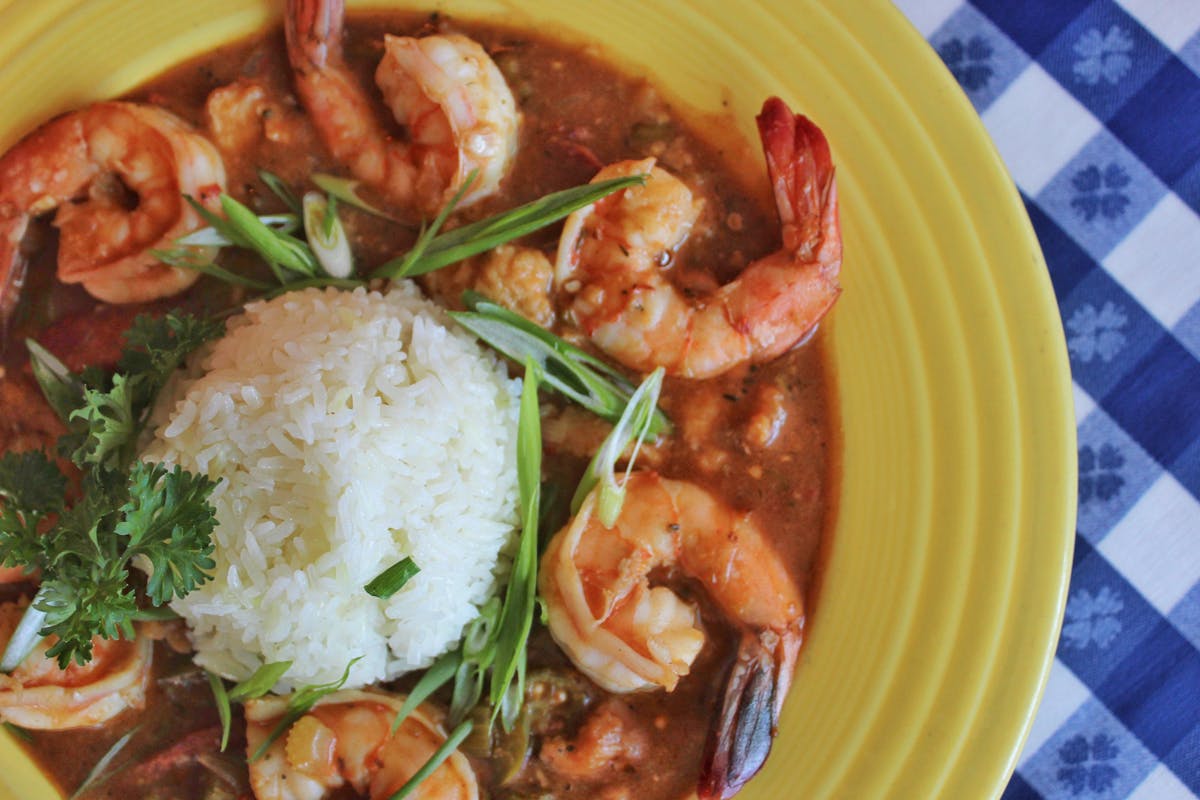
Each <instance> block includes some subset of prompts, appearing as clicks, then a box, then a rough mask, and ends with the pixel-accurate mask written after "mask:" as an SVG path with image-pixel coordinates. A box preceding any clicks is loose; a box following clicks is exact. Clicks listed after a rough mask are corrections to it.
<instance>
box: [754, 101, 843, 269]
mask: <svg viewBox="0 0 1200 800" xmlns="http://www.w3.org/2000/svg"><path fill="white" fill-rule="evenodd" d="M755 121H756V122H757V123H758V133H759V137H760V138H761V140H762V146H763V154H764V155H765V156H766V159H767V175H768V177H769V178H770V181H771V191H772V192H773V193H774V196H775V207H776V210H777V212H778V214H779V223H780V226H781V227H782V230H783V248H784V249H785V250H788V251H791V252H796V253H798V254H800V256H801V257H802V258H804V259H805V260H806V261H811V262H816V263H817V264H818V266H819V271H820V272H822V273H823V274H825V275H826V276H827V277H829V278H831V279H832V278H835V277H836V276H837V273H838V269H839V267H840V266H841V258H842V237H841V235H840V234H839V229H838V208H837V184H836V183H835V182H834V179H833V157H832V156H831V155H830V152H829V142H828V141H827V140H826V139H825V134H823V133H822V132H821V129H820V128H818V127H817V126H816V125H815V124H813V122H812V120H810V119H809V118H808V117H805V116H804V115H803V114H794V113H792V111H791V110H790V109H789V108H788V107H787V104H786V103H784V102H783V101H782V100H780V99H779V98H778V97H772V98H769V99H768V100H767V101H766V102H765V103H763V107H762V111H761V112H760V113H759V115H758V116H757V117H756V118H755ZM818 254H819V255H818Z"/></svg>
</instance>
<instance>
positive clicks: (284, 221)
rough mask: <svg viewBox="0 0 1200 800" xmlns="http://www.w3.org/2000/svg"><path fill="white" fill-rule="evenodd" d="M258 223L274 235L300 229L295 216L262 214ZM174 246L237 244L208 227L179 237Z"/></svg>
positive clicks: (298, 220) (222, 245)
mask: <svg viewBox="0 0 1200 800" xmlns="http://www.w3.org/2000/svg"><path fill="white" fill-rule="evenodd" d="M258 221H259V222H261V223H262V224H263V225H265V226H267V227H268V228H270V229H271V230H273V231H275V232H276V233H294V232H296V231H297V230H299V228H300V218H299V217H298V216H296V215H295V214H263V215H261V216H259V217H258ZM175 244H177V245H181V246H183V247H229V246H230V245H234V244H237V242H234V241H231V240H230V239H229V238H228V237H227V236H226V235H225V234H224V233H222V232H221V231H219V230H217V229H216V228H214V227H212V226H211V225H210V226H208V227H207V228H199V229H197V230H194V231H192V232H191V233H189V234H188V235H187V236H181V237H179V238H178V239H176V240H175Z"/></svg>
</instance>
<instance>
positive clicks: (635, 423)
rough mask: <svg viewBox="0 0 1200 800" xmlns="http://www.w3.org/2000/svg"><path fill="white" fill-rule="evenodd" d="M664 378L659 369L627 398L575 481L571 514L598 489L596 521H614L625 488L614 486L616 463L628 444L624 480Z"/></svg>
mask: <svg viewBox="0 0 1200 800" xmlns="http://www.w3.org/2000/svg"><path fill="white" fill-rule="evenodd" d="M664 374H665V370H663V368H662V367H659V368H658V369H656V370H654V372H651V373H650V374H649V375H647V376H646V379H645V380H644V381H642V384H641V385H640V386H638V388H637V390H636V391H635V392H634V393H633V396H632V397H630V398H629V403H628V405H626V406H625V411H624V412H623V413H622V414H621V418H620V419H619V420H617V424H616V425H614V426H613V429H612V430H611V431H610V432H609V434H608V436H607V437H605V439H604V443H603V444H601V445H600V449H599V450H597V451H596V454H595V455H594V456H592V460H591V462H590V463H589V464H588V467H587V470H586V471H585V472H584V473H583V478H582V479H581V480H580V481H579V487H578V488H577V489H576V490H575V496H574V497H573V498H572V499H571V513H572V514H576V513H578V512H579V508H580V506H582V505H583V501H584V499H585V498H586V497H587V496H588V495H589V494H590V493H591V492H592V490H593V489H595V488H596V486H597V485H599V487H600V489H599V492H600V493H599V495H598V496H597V497H596V514H597V516H598V517H599V518H600V523H601V524H602V525H604V527H606V528H609V527H612V525H613V523H614V522H616V521H617V515H618V514H620V513H621V505H622V504H623V503H624V502H625V484H624V482H622V483H619V484H618V483H617V478H616V466H617V459H619V458H620V457H621V454H622V453H624V452H625V449H626V448H627V447H629V445H630V444H631V443H632V444H633V454H632V455H631V456H630V457H629V462H628V464H627V465H626V467H625V475H626V477H628V475H629V472H630V471H631V470H632V469H633V463H634V461H635V460H636V459H637V454H638V450H639V448H640V447H641V446H642V442H643V441H645V439H646V437H647V436H648V435H649V433H650V429H651V427H652V422H653V415H654V409H655V407H656V405H657V403H658V395H659V392H660V391H661V390H662V383H663V375H664Z"/></svg>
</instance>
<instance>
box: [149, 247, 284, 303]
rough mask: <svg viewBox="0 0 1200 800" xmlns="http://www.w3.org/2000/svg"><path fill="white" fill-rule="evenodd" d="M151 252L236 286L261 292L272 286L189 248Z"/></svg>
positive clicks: (181, 266)
mask: <svg viewBox="0 0 1200 800" xmlns="http://www.w3.org/2000/svg"><path fill="white" fill-rule="evenodd" d="M150 254H151V255H152V256H154V257H155V258H157V259H158V260H159V261H161V262H163V263H164V264H168V265H170V266H172V267H179V268H180V269H190V270H194V271H196V272H199V273H201V274H202V275H208V276H209V277H211V278H217V279H218V280H222V281H224V282H225V283H231V284H233V285H234V286H244V287H245V288H247V289H254V290H255V291H259V292H265V291H266V290H267V289H270V288H271V284H269V283H263V282H262V281H256V280H254V279H253V278H247V277H245V276H244V275H238V274H237V273H236V272H231V271H229V270H227V269H225V268H224V267H222V266H220V265H219V264H216V263H214V262H213V261H211V260H210V259H208V258H206V257H203V256H197V255H196V254H195V253H193V252H192V251H190V250H188V249H187V248H183V247H177V248H173V249H171V250H151V251H150Z"/></svg>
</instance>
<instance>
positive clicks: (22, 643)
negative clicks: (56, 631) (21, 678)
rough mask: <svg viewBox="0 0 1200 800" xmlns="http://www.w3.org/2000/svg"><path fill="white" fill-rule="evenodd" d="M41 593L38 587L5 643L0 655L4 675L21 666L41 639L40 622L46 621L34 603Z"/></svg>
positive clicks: (44, 615)
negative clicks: (2, 653) (10, 636)
mask: <svg viewBox="0 0 1200 800" xmlns="http://www.w3.org/2000/svg"><path fill="white" fill-rule="evenodd" d="M41 594H42V591H41V589H39V590H38V593H37V594H36V595H35V596H34V598H33V602H31V603H30V604H29V606H28V607H27V608H26V609H25V613H24V614H22V615H21V621H20V622H18V623H17V629H16V630H15V631H13V635H12V638H10V639H9V640H8V644H7V645H5V647H4V655H3V656H0V672H3V673H4V674H6V675H7V674H8V673H10V672H12V671H13V670H14V669H16V668H17V667H19V666H21V662H23V661H24V660H25V659H27V658H29V654H30V653H32V652H33V650H34V648H35V647H37V646H38V644H39V643H40V642H41V641H42V638H43V637H42V634H41V629H42V624H43V623H45V621H46V612H45V611H44V610H42V609H40V608H37V607H36V606H35V605H34V604H35V603H36V602H37V601H38V599H39V598H40V597H41Z"/></svg>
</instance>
